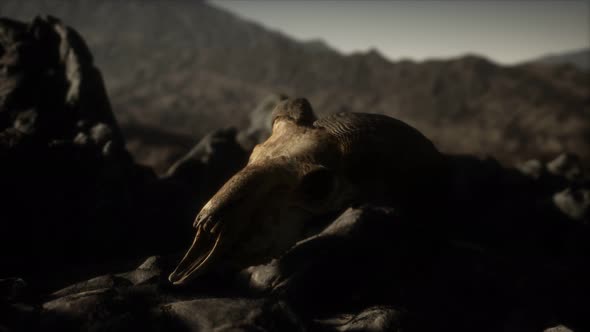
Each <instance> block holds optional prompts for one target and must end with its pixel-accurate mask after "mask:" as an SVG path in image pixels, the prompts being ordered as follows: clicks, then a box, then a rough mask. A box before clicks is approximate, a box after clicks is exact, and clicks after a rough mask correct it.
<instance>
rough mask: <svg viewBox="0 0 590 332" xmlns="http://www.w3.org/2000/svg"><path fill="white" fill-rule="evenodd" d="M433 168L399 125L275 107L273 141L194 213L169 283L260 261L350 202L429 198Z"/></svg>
mask: <svg viewBox="0 0 590 332" xmlns="http://www.w3.org/2000/svg"><path fill="white" fill-rule="evenodd" d="M442 162H443V158H442V155H441V154H440V153H439V152H438V151H437V150H436V148H435V147H434V145H433V144H432V143H431V142H430V141H429V140H428V139H426V138H425V137H424V136H422V134H420V133H419V132H418V131H417V130H415V129H414V128H412V127H410V126H408V125H406V124H404V123H403V122H401V121H398V120H395V119H393V118H390V117H387V116H384V115H379V114H361V113H340V114H335V115H332V116H328V117H326V118H323V119H320V120H317V119H316V117H315V115H314V113H313V111H312V108H311V106H310V104H309V102H307V100H305V99H287V100H285V101H282V102H281V103H279V104H278V105H277V106H276V108H275V110H274V111H273V126H272V135H271V136H270V137H269V138H268V139H267V140H266V141H265V142H264V143H262V144H259V145H257V146H256V147H255V148H254V150H253V151H252V154H251V156H250V159H249V161H248V164H247V165H246V166H245V167H244V168H243V169H242V170H241V171H239V172H238V173H237V174H235V175H234V176H233V177H232V178H231V179H230V180H228V181H227V182H226V183H225V184H224V185H223V187H222V188H221V189H220V190H219V191H218V192H217V193H216V194H215V195H214V196H213V197H212V198H211V199H210V200H209V201H208V202H207V203H206V204H205V206H204V207H203V208H202V209H201V211H200V212H199V214H198V215H197V218H196V220H195V223H194V226H195V228H196V229H197V234H196V236H195V239H194V241H193V244H192V246H191V248H190V249H189V250H188V252H187V253H186V255H185V256H184V258H183V259H182V261H181V262H180V263H179V265H178V267H177V268H176V270H175V271H174V272H172V274H171V275H170V277H169V279H170V281H171V282H173V283H174V284H183V283H186V282H187V281H189V280H191V279H193V278H194V277H196V276H197V275H199V274H200V273H202V272H203V271H206V270H207V269H208V268H211V267H212V266H217V267H219V266H226V267H231V268H245V267H247V266H250V265H253V264H259V263H262V262H264V261H265V260H267V259H269V258H271V257H273V256H277V255H279V254H281V253H282V252H284V251H286V250H287V249H289V247H291V246H292V245H293V244H295V243H296V242H297V241H298V240H300V239H302V238H303V236H304V234H305V232H306V229H307V227H308V226H309V224H310V222H313V220H315V217H317V216H321V215H325V214H329V213H335V212H338V211H342V210H343V209H345V208H346V207H348V206H349V205H350V204H353V203H362V202H368V201H374V200H383V199H386V200H388V201H391V202H395V203H397V204H399V205H403V204H406V203H409V202H410V201H411V200H412V199H414V198H415V197H416V195H420V193H422V192H424V191H428V187H429V186H430V185H432V182H431V181H432V178H431V176H429V175H433V174H435V173H436V172H435V171H433V170H435V169H437V168H439V167H440V165H441V163H442Z"/></svg>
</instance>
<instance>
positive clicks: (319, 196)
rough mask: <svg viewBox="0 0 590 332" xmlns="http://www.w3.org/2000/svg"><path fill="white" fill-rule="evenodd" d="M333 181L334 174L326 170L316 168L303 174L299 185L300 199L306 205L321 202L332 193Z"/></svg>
mask: <svg viewBox="0 0 590 332" xmlns="http://www.w3.org/2000/svg"><path fill="white" fill-rule="evenodd" d="M334 180H335V178H334V174H333V173H332V172H331V171H330V170H329V169H327V168H318V169H315V170H313V171H311V172H309V173H307V174H305V176H304V177H303V179H301V182H300V184H299V191H300V193H301V198H302V199H303V201H304V202H306V203H318V202H322V201H323V200H325V199H326V198H328V196H329V195H330V194H331V193H332V190H333V189H334V182H335V181H334Z"/></svg>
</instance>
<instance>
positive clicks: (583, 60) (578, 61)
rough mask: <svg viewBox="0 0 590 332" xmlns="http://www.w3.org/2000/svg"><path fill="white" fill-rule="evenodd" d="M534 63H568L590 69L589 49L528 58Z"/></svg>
mask: <svg viewBox="0 0 590 332" xmlns="http://www.w3.org/2000/svg"><path fill="white" fill-rule="evenodd" d="M529 62H534V63H546V64H570V65H573V66H576V67H577V68H580V69H583V70H590V49H588V48H587V49H583V50H577V51H571V52H565V53H560V54H549V55H545V56H542V57H540V58H537V59H533V60H530V61H529Z"/></svg>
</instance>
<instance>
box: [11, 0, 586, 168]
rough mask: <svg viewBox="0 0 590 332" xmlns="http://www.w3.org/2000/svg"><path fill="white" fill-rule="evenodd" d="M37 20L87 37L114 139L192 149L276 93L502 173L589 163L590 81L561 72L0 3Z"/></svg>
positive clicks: (122, 7)
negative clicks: (138, 130)
mask: <svg viewBox="0 0 590 332" xmlns="http://www.w3.org/2000/svg"><path fill="white" fill-rule="evenodd" d="M40 13H42V14H52V15H55V16H57V17H60V18H62V19H63V21H65V22H66V23H67V24H68V25H71V26H72V27H74V28H75V29H77V30H78V31H79V32H80V33H81V34H82V36H84V38H86V40H87V41H88V44H89V45H90V48H91V51H92V52H93V54H94V55H95V59H96V63H97V65H98V67H99V68H100V69H101V70H102V72H103V74H104V77H105V81H106V84H107V88H108V91H109V95H110V98H111V101H112V104H113V109H114V110H115V113H116V116H117V118H118V120H119V121H120V122H121V123H122V127H123V128H125V127H128V128H129V127H137V126H147V127H150V128H159V129H161V130H163V131H164V132H168V133H175V134H178V135H182V136H187V135H188V136H192V137H195V138H198V137H200V136H202V135H203V134H204V133H206V132H208V131H210V130H212V129H214V128H219V127H227V126H230V125H234V126H243V125H244V124H245V122H246V120H247V114H248V112H249V111H250V110H252V109H253V108H254V107H255V105H256V104H257V103H258V101H260V100H261V99H262V98H263V97H264V96H266V95H268V94H269V93H272V92H283V93H286V94H289V95H293V96H305V97H307V98H309V99H310V101H311V102H312V104H313V105H314V107H315V109H316V111H317V112H318V113H320V114H326V113H331V112H337V111H343V110H347V111H356V112H376V113H384V114H389V115H391V116H394V117H397V118H399V119H401V120H403V121H406V122H408V123H410V124H412V125H414V126H416V127H417V128H418V129H420V130H422V131H423V132H424V133H425V134H426V135H427V136H429V137H431V138H432V139H434V141H435V142H436V143H437V144H438V146H440V147H441V148H442V149H443V150H444V151H447V152H455V153H476V154H492V155H494V156H496V157H498V158H499V159H500V160H502V161H506V162H513V161H516V160H521V159H527V158H531V157H541V158H545V157H547V158H548V157H554V155H555V154H557V153H560V152H562V151H564V150H567V151H571V152H576V153H578V154H580V155H582V157H583V158H584V159H585V160H590V155H589V151H590V146H589V142H590V121H589V119H590V91H589V88H588V87H589V86H590V77H589V75H588V73H587V72H582V71H579V70H576V69H575V68H573V67H571V66H569V67H568V66H566V67H563V66H539V65H536V64H526V65H520V66H513V67H502V66H499V65H497V64H495V63H492V62H490V61H489V60H487V59H485V58H481V57H478V56H465V57H462V58H458V59H452V60H437V61H426V62H420V63H417V62H411V61H401V62H391V61H389V60H387V59H385V58H383V57H382V56H381V55H380V54H379V53H378V52H376V51H371V52H368V53H365V54H353V55H349V56H345V55H342V54H339V53H337V52H336V51H334V50H332V49H331V48H330V47H328V46H326V45H325V44H323V43H321V42H317V41H315V42H308V43H300V42H297V41H294V40H292V39H290V38H288V37H286V36H284V35H282V34H280V33H278V32H273V31H270V30H267V29H265V28H263V27H262V26H260V25H257V24H254V23H252V22H249V21H246V20H243V19H241V18H239V17H236V16H234V15H232V14H230V13H228V12H226V11H224V10H221V9H218V8H216V7H213V6H211V5H209V4H207V3H203V2H197V1H189V0H176V1H125V2H124V3H123V2H119V1H113V0H111V1H91V0H81V1H49V0H47V1H41V0H39V1H37V0H35V1H22V0H3V1H2V2H1V3H0V15H3V16H8V17H12V18H18V19H21V20H31V19H32V18H33V17H34V16H35V15H37V14H40ZM167 136H168V135H165V136H162V137H167Z"/></svg>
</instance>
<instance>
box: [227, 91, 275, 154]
mask: <svg viewBox="0 0 590 332" xmlns="http://www.w3.org/2000/svg"><path fill="white" fill-rule="evenodd" d="M285 99H287V96H286V95H283V94H271V95H268V96H267V97H266V98H264V99H263V100H262V101H261V102H260V104H258V106H256V108H255V109H254V110H253V111H252V112H251V113H250V124H249V127H248V128H247V129H245V130H242V131H240V132H239V133H238V136H237V140H238V142H239V143H240V145H241V146H242V147H243V148H244V150H246V151H252V149H254V146H256V144H260V143H262V142H264V141H265V140H266V139H267V138H268V137H269V136H270V134H271V132H272V111H273V109H274V108H275V106H276V105H277V104H278V103H279V102H281V101H283V100H285Z"/></svg>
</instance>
